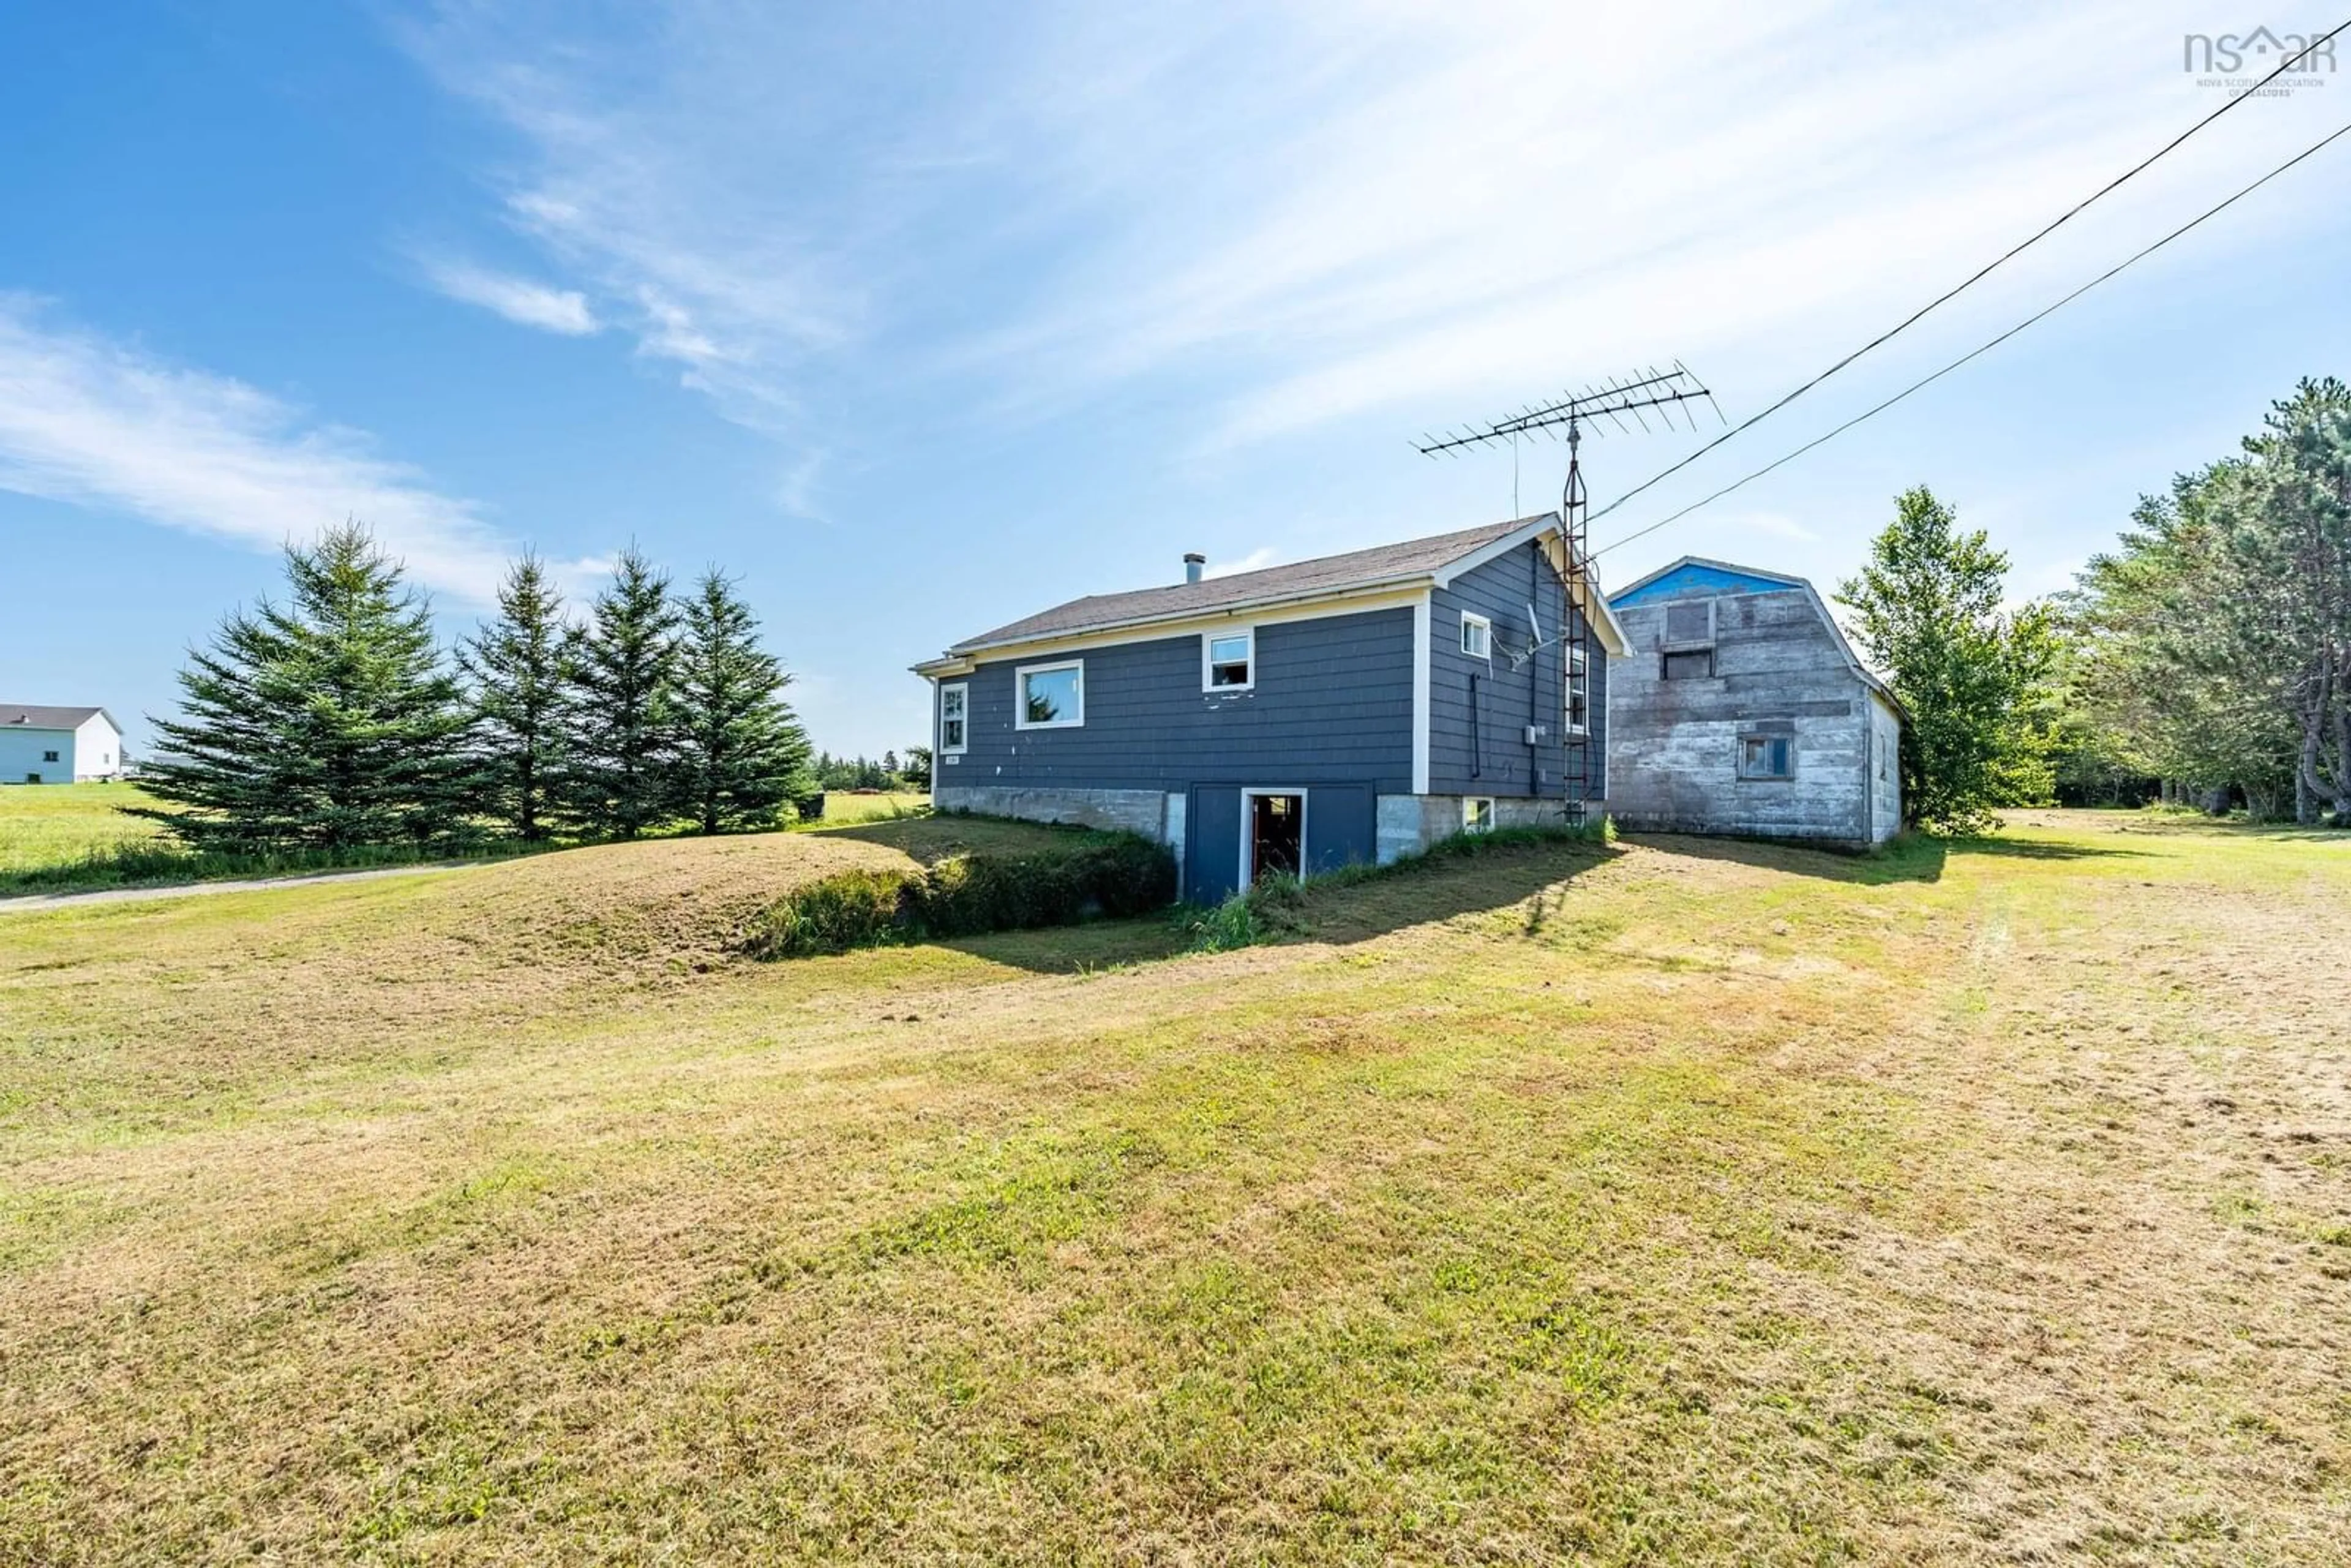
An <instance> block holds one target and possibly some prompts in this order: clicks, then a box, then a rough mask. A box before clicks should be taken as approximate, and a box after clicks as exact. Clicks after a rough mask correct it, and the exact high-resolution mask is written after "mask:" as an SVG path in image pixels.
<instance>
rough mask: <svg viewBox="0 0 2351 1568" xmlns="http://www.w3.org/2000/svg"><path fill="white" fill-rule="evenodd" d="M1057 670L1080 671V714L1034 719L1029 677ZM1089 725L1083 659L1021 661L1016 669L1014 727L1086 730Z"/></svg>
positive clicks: (1013, 697)
mask: <svg viewBox="0 0 2351 1568" xmlns="http://www.w3.org/2000/svg"><path fill="white" fill-rule="evenodd" d="M1056 670H1075V671H1077V673H1078V682H1077V685H1078V716H1077V717H1075V718H1049V719H1041V720H1032V719H1030V718H1029V690H1028V688H1029V676H1031V675H1043V674H1051V673H1053V672H1054V671H1056ZM1085 724H1086V662H1085V661H1084V660H1083V659H1056V660H1053V661H1052V662H1051V663H1050V664H1019V665H1016V666H1015V667H1014V668H1013V671H1012V727H1013V728H1015V729H1083V728H1084V727H1085Z"/></svg>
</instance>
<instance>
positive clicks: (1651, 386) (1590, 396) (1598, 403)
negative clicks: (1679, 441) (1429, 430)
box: [1416, 360, 1730, 823]
mask: <svg viewBox="0 0 2351 1568" xmlns="http://www.w3.org/2000/svg"><path fill="white" fill-rule="evenodd" d="M1699 402H1704V403H1705V404H1706V405H1707V406H1708V408H1711V409H1713V410H1714V416H1715V418H1716V419H1718V420H1721V422H1722V423H1724V424H1726V425H1727V424H1729V423H1730V422H1729V420H1728V419H1724V418H1723V413H1722V409H1721V406H1720V405H1719V404H1718V403H1717V402H1715V401H1714V393H1712V392H1708V390H1707V388H1706V386H1705V384H1704V383H1703V382H1700V381H1699V380H1698V377H1696V376H1694V375H1692V374H1691V373H1690V371H1689V368H1688V367H1687V366H1686V365H1684V364H1683V363H1682V362H1681V361H1679V360H1676V361H1674V366H1673V369H1671V370H1669V371H1661V370H1659V369H1657V368H1656V366H1655V365H1651V366H1649V367H1648V368H1647V369H1646V370H1645V371H1640V372H1639V373H1637V374H1635V375H1631V376H1620V377H1614V378H1612V379H1610V380H1607V381H1603V382H1594V383H1593V384H1592V385H1590V386H1587V387H1585V388H1584V389H1583V391H1582V392H1569V393H1567V394H1565V395H1563V396H1562V397H1560V398H1558V399H1557V400H1555V401H1553V402H1546V403H1543V404H1541V406H1531V405H1525V404H1521V405H1520V409H1519V412H1518V413H1514V414H1511V415H1510V417H1508V418H1506V419H1498V420H1496V421H1495V422H1494V423H1491V424H1489V425H1487V426H1485V427H1484V428H1483V429H1472V428H1470V427H1468V426H1464V427H1462V428H1461V429H1459V430H1458V431H1450V432H1447V434H1444V435H1425V436H1423V437H1421V439H1420V440H1419V441H1418V442H1417V443H1416V448H1417V450H1418V451H1419V453H1420V455H1422V456H1424V457H1437V456H1450V457H1458V456H1459V455H1461V454H1462V453H1464V452H1467V451H1468V450H1469V449H1470V448H1472V447H1482V446H1492V445H1499V444H1501V443H1503V442H1509V443H1510V450H1511V462H1512V465H1513V483H1514V485H1515V473H1516V463H1517V454H1518V444H1519V441H1520V438H1521V437H1523V436H1528V435H1534V434H1542V435H1546V436H1549V437H1551V438H1552V439H1553V440H1557V439H1558V438H1559V437H1560V435H1561V434H1562V432H1563V433H1564V434H1565V435H1566V438H1567V483H1566V485H1565V486H1564V487H1563V488H1562V490H1561V491H1560V498H1559V532H1558V534H1557V535H1556V536H1555V538H1557V541H1558V545H1557V549H1556V551H1555V553H1552V565H1553V566H1554V567H1556V568H1557V569H1558V570H1559V574H1560V579H1561V580H1562V581H1563V582H1565V583H1566V584H1568V586H1569V594H1568V600H1569V602H1568V614H1567V615H1566V617H1565V623H1564V624H1563V625H1562V626H1561V628H1560V632H1559V635H1558V636H1556V637H1553V638H1551V639H1548V640H1546V639H1545V638H1544V636H1543V629H1542V619H1541V616H1539V615H1538V614H1537V613H1536V612H1535V607H1534V603H1533V601H1528V604H1527V630H1528V633H1529V639H1530V640H1529V642H1528V643H1527V645H1526V647H1525V649H1524V650H1522V651H1520V652H1517V653H1510V668H1511V670H1512V671H1513V672H1514V673H1515V672H1516V671H1518V670H1519V669H1520V668H1521V667H1523V666H1526V665H1529V664H1532V663H1533V661H1534V659H1535V656H1536V655H1537V654H1539V653H1541V652H1542V651H1543V650H1544V649H1545V648H1548V647H1551V646H1552V645H1553V644H1554V643H1556V644H1559V645H1560V646H1562V648H1563V650H1564V652H1563V653H1562V662H1561V665H1560V672H1561V687H1562V690H1561V694H1560V695H1561V700H1560V704H1559V707H1558V716H1559V723H1560V739H1561V743H1562V747H1561V749H1562V761H1561V768H1560V773H1561V779H1560V786H1561V789H1562V792H1563V793H1565V795H1566V809H1567V815H1568V819H1569V821H1573V822H1576V823H1581V822H1582V821H1583V807H1584V797H1585V796H1586V795H1587V794H1588V793H1589V792H1590V779H1591V768H1592V751H1591V747H1592V722H1593V715H1592V712H1591V690H1592V687H1591V677H1590V675H1589V674H1588V673H1587V672H1589V670H1590V669H1591V667H1592V666H1591V663H1590V653H1591V649H1590V642H1591V636H1592V616H1591V609H1590V606H1591V604H1592V602H1593V599H1594V598H1595V597H1596V596H1597V594H1598V593H1599V591H1600V590H1599V586H1598V584H1596V583H1594V582H1593V580H1592V576H1591V570H1590V563H1591V552H1590V550H1589V549H1588V547H1587V540H1586V538H1585V524H1586V520H1587V513H1588V512H1589V510H1590V506H1591V503H1590V497H1588V496H1587V495H1586V494H1585V492H1584V488H1583V463H1582V461H1581V449H1582V447H1583V427H1584V426H1585V425H1586V424H1590V425H1591V426H1592V428H1593V434H1595V435H1597V434H1603V433H1604V426H1603V425H1601V424H1600V423H1598V422H1599V421H1602V420H1605V421H1607V422H1608V423H1610V424H1614V426H1615V427H1616V428H1617V429H1618V430H1620V431H1623V432H1625V433H1626V434H1631V430H1632V426H1630V425H1627V424H1626V423H1625V421H1626V420H1627V419H1630V420H1632V421H1633V423H1634V424H1636V425H1638V426H1639V427H1640V428H1641V431H1642V432H1643V433H1644V434H1648V433H1650V428H1651V427H1650V423H1649V421H1650V420H1651V419H1655V420H1656V421H1657V422H1658V423H1661V424H1663V425H1664V426H1665V428H1666V429H1667V430H1669V431H1670V430H1673V429H1676V428H1677V426H1676V424H1675V421H1676V420H1677V419H1679V420H1682V421H1684V422H1686V423H1687V424H1688V426H1689V429H1690V432H1691V434H1697V431H1698V415H1697V414H1696V413H1694V412H1693V405H1694V404H1697V403H1699ZM1512 498H1513V499H1514V500H1515V499H1516V492H1515V489H1514V490H1513V494H1512ZM1546 548H1548V547H1546ZM1579 582H1580V583H1582V584H1583V591H1584V596H1585V604H1584V609H1583V612H1582V613H1578V612H1577V609H1576V605H1575V602H1574V585H1575V584H1577V583H1579ZM1504 652H1506V653H1509V652H1510V651H1509V650H1507V649H1506V650H1504ZM1469 681H1470V691H1469V700H1470V706H1471V710H1472V713H1473V714H1474V713H1475V711H1476V708H1477V706H1478V689H1477V688H1478V677H1477V676H1476V675H1474V674H1473V675H1471V676H1470V678H1469ZM1527 711H1528V716H1529V719H1530V722H1529V724H1528V726H1527V731H1526V734H1527V752H1528V758H1527V781H1528V785H1529V788H1530V790H1531V791H1532V790H1533V787H1534V785H1535V783H1536V781H1537V779H1538V778H1539V777H1540V773H1539V769H1540V767H1541V746H1540V737H1541V734H1542V733H1543V731H1544V730H1546V729H1547V728H1548V726H1546V725H1544V723H1543V720H1542V713H1543V704H1542V701H1541V672H1540V666H1538V667H1536V668H1534V669H1530V670H1528V673H1527ZM1571 779H1581V780H1583V781H1584V784H1585V787H1584V788H1583V789H1571V788H1570V787H1569V783H1568V781H1569V780H1571ZM1536 792H1539V791H1536Z"/></svg>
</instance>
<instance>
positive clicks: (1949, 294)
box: [1592, 18, 2351, 520]
mask: <svg viewBox="0 0 2351 1568" xmlns="http://www.w3.org/2000/svg"><path fill="white" fill-rule="evenodd" d="M2346 27H2351V18H2346V20H2344V21H2341V22H2338V23H2336V24H2335V26H2334V27H2333V28H2332V29H2331V30H2329V31H2328V32H2326V33H2325V34H2322V35H2321V36H2319V37H2315V38H2313V39H2312V40H2311V41H2310V42H2309V43H2308V44H2306V45H2304V47H2302V48H2301V49H2300V50H2298V51H2297V52H2295V53H2294V54H2292V55H2289V56H2287V57H2285V58H2284V59H2283V60H2281V61H2280V62H2279V63H2278V68H2277V69H2275V70H2273V71H2272V72H2270V74H2269V75H2267V76H2265V77H2263V78H2262V79H2261V80H2259V81H2257V82H2255V83H2254V84H2253V85H2252V87H2250V88H2248V89H2245V90H2244V91H2243V92H2242V93H2241V94H2238V95H2236V96H2234V97H2231V98H2230V99H2228V100H2227V101H2225V102H2223V103H2222V104H2221V105H2220V108H2218V109H2216V110H2213V111H2212V112H2211V113H2210V114H2208V115H2206V116H2205V117H2204V118H2203V119H2201V120H2198V121H2197V122H2196V123H2195V124H2193V125H2191V126H2189V128H2188V129H2187V130H2185V131H2181V132H2180V133H2179V135H2177V136H2175V137H2173V138H2172V139H2171V140H2170V141H2167V142H2165V143H2164V144H2163V145H2162V146H2161V147H2158V148H2157V149H2156V150H2155V151H2154V152H2151V153H2149V154H2147V156H2146V157H2145V158H2142V159H2140V160H2139V161H2138V162H2137V163H2134V164H2132V165H2131V166H2130V167H2129V168H2127V169H2126V170H2124V171H2123V172H2121V173H2120V174H2117V175H2116V176H2115V177H2114V178H2113V179H2111V180H2109V181H2107V182H2106V183H2105V184H2104V185H2101V186H2099V187H2098V188H2097V189H2096V190H2095V191H2094V192H2092V193H2090V194H2089V195H2087V196H2085V197H2084V198H2083V199H2082V200H2081V201H2079V202H2076V203H2075V204H2074V205H2073V206H2071V207H2068V208H2067V209H2066V210H2065V211H2064V212H2063V213H2061V214H2058V215H2057V217H2056V218H2054V219H2053V220H2052V221H2051V222H2050V223H2049V224H2047V225H2045V226H2043V228H2042V229H2041V230H2040V231H2039V232H2038V233H2036V234H2034V235H2031V236H2030V237H2029V238H2027V239H2024V240H2022V241H2021V242H2020V243H2018V244H2017V245H2014V246H2011V247H2010V248H2009V249H2008V250H2007V251H2006V252H2005V253H2003V254H2002V255H2001V256H2000V257H1999V258H1998V259H1996V260H1994V261H1992V262H1991V263H1989V264H1987V265H1986V266H1984V267H1980V268H1979V269H1978V270H1977V271H1976V272H1975V273H1974V274H1973V275H1972V276H1970V277H1968V278H1967V279H1966V280H1965V281H1964V282H1961V283H1959V284H1958V285H1956V286H1955V287H1951V288H1949V289H1946V290H1945V291H1944V292H1942V293H1941V294H1938V295H1937V296H1936V297H1935V298H1932V299H1930V300H1928V302H1927V303H1926V304H1924V305H1922V306H1920V307H1919V308H1917V309H1916V310H1914V311H1912V312H1911V313H1910V314H1909V315H1908V316H1906V317H1904V318H1903V319H1901V320H1900V321H1899V322H1897V323H1896V324H1895V325H1894V326H1892V327H1890V328H1888V329H1886V330H1885V331H1883V332H1880V333H1879V334H1878V335H1877V336H1876V337H1875V338H1872V339H1871V340H1869V341H1868V342H1866V343H1864V344H1863V345H1862V346H1861V347H1860V348H1858V349H1855V350H1854V351H1853V352H1851V353H1849V354H1847V355H1846V356H1845V357H1844V358H1843V359H1841V360H1839V361H1837V362H1836V363H1834V364H1833V365H1831V366H1830V367H1829V368H1828V369H1826V370H1824V371H1822V372H1821V373H1820V374H1818V375H1816V376H1814V377H1813V379H1812V380H1810V381H1808V382H1804V383H1802V385H1801V386H1798V387H1797V388H1796V389H1795V390H1794V391H1793V392H1790V393H1788V394H1787V395H1786V396H1785V397H1783V398H1782V399H1781V400H1780V401H1779V402H1775V403H1773V404H1771V407H1769V408H1766V409H1764V410H1762V411H1761V413H1755V414H1752V415H1750V416H1749V417H1748V418H1746V419H1744V420H1741V421H1740V423H1737V424H1734V425H1732V426H1731V427H1730V428H1729V430H1726V431H1724V432H1723V433H1722V434H1719V435H1718V436H1716V437H1715V438H1714V439H1713V440H1711V441H1709V442H1708V443H1707V444H1705V445H1703V446H1701V447H1699V448H1698V450H1697V451H1695V452H1693V453H1691V454H1690V455H1688V456H1687V457H1685V458H1683V459H1682V460H1681V461H1680V462H1678V463H1676V464H1674V465H1672V466H1670V467H1667V468H1664V469H1661V470H1659V471H1658V472H1657V473H1656V474H1653V475H1651V476H1649V477H1648V478H1646V479H1645V480H1643V481H1642V482H1641V483H1640V484H1638V485H1635V486H1633V487H1632V488H1631V489H1629V490H1627V491H1625V493H1624V494H1623V495H1621V496H1619V497H1616V498H1615V499H1614V500H1613V501H1611V502H1609V503H1608V504H1607V505H1606V506H1604V507H1601V508H1600V509H1599V510H1598V511H1596V512H1594V513H1593V514H1592V516H1593V518H1594V519H1595V520H1597V519H1598V518H1601V517H1606V516H1607V515H1608V514H1609V513H1611V512H1613V511H1614V510H1615V509H1616V508H1617V507H1621V506H1623V505H1624V504H1625V502H1627V501H1629V500H1631V499H1632V498H1633V497H1635V496H1637V495H1639V494H1640V493H1641V492H1642V491H1644V490H1646V489H1647V488H1649V486H1652V485H1655V484H1656V483H1657V482H1658V481H1660V480H1663V479H1667V478H1670V477H1672V476H1674V475H1676V474H1678V473H1680V472H1681V471H1682V470H1683V469H1685V468H1687V467H1688V466H1689V465H1691V464H1693V463H1695V462H1697V461H1698V459H1699V458H1701V457H1703V456H1705V455H1707V454H1708V453H1709V452H1711V451H1713V450H1714V449H1715V448H1716V447H1718V446H1719V445H1721V444H1723V443H1724V442H1726V441H1729V440H1730V439H1731V438H1732V437H1733V436H1736V435H1738V434H1740V433H1741V432H1743V431H1747V430H1750V429H1752V428H1753V427H1754V426H1755V425H1757V424H1759V423H1761V422H1762V421H1764V420H1766V419H1769V418H1770V417H1771V415H1773V414H1775V413H1779V412H1780V411H1781V410H1782V409H1783V408H1785V407H1787V406H1788V405H1789V404H1790V403H1792V402H1795V401H1796V400H1797V399H1798V398H1800V397H1802V396H1803V395H1804V394H1805V393H1806V392H1810V391H1812V390H1813V388H1814V387H1816V386H1818V385H1820V384H1821V383H1822V382H1824V381H1826V380H1828V379H1829V378H1830V377H1831V376H1833V375H1834V374H1836V373H1837V372H1838V371H1841V370H1844V368H1845V367H1846V366H1847V365H1850V364H1852V363H1853V362H1854V361H1855V360H1858V359H1860V358H1861V357H1862V356H1863V355H1864V354H1866V353H1868V352H1870V351H1871V350H1874V349H1877V348H1879V347H1882V346H1883V345H1884V344H1886V342H1887V341H1889V340H1892V339H1893V338H1895V337H1896V336H1898V335H1899V334H1901V333H1903V332H1906V331H1907V330H1909V329H1910V328H1912V327H1914V326H1916V325H1917V323H1918V322H1919V321H1921V320H1923V319H1925V318H1926V317H1927V316H1928V314H1929V313H1930V312H1932V311H1935V310H1937V309H1939V308H1941V307H1943V306H1945V305H1948V304H1949V303H1950V302H1951V301H1952V300H1953V299H1955V298H1958V297H1959V295H1961V294H1963V293H1965V292H1966V291H1967V290H1969V289H1970V288H1972V287H1975V286H1976V285H1977V284H1979V283H1980V282H1982V281H1983V280H1984V279H1985V278H1987V277H1991V275H1992V274H1993V273H1994V272H1997V271H1998V270H2000V268H2001V267H2005V266H2007V265H2008V264H2009V263H2010V262H2011V261H2013V260H2014V259H2016V257H2017V256H2021V255H2022V254H2023V253H2024V252H2025V251H2027V250H2029V249H2031V248H2032V246H2036V245H2038V244H2040V243H2041V242H2042V241H2043V240H2044V239H2046V238H2048V237H2049V236H2050V235H2053V234H2054V233H2056V232H2057V230H2059V229H2060V228H2062V227H2064V225H2066V224H2068V223H2070V222H2072V221H2073V220H2074V218H2075V217H2077V216H2079V215H2080V214H2082V213H2083V212H2084V211H2085V210H2086V209H2087V208H2089V207H2090V206H2091V205H2093V204H2095V203H2097V202H2099V201H2101V200H2103V199H2104V198H2105V197H2106V196H2108V195H2111V194H2113V193H2114V192H2116V190H2118V189H2120V188H2121V187H2122V186H2123V185H2124V184H2125V183H2127V182H2129V181H2130V180H2132V179H2134V178H2136V177H2137V175H2139V174H2140V173H2142V172H2145V171H2146V170H2147V168H2148V167H2149V166H2150V165H2152V164H2154V163H2155V162H2157V161H2158V160H2159V159H2161V158H2163V157H2165V156H2167V155H2168V154H2169V153H2170V152H2172V151H2173V150H2174V149H2176V148H2177V147H2179V144H2180V143H2181V142H2183V141H2187V140H2188V139H2189V137H2191V136H2193V135H2195V134H2196V133H2197V132H2198V131H2201V130H2203V129H2204V128H2205V127H2206V126H2208V125H2210V124H2211V123H2212V122H2213V121H2214V120H2218V119H2220V117H2221V116H2222V115H2224V114H2226V113H2228V112H2229V111H2230V110H2232V109H2234V108H2236V107H2237V105H2239V104H2241V103H2242V102H2244V101H2245V99H2249V98H2252V97H2254V96H2256V95H2257V94H2258V93H2259V92H2260V91H2261V89H2262V88H2264V87H2267V86H2268V85H2269V84H2270V83H2271V82H2273V81H2275V80H2276V79H2277V78H2279V77H2281V76H2283V75H2284V74H2285V72H2286V70H2287V68H2290V67H2291V66H2293V65H2294V63H2295V62H2296V61H2298V60H2305V59H2308V58H2311V57H2314V56H2315V55H2316V53H2317V51H2318V47H2319V46H2320V45H2322V44H2325V43H2326V42H2327V41H2328V40H2330V39H2332V38H2333V37H2335V34H2336V33H2340V32H2342V31H2343V30H2344V29H2345V28H2346Z"/></svg>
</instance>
